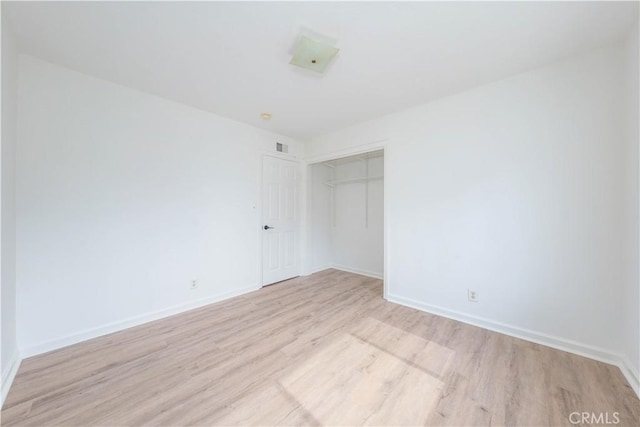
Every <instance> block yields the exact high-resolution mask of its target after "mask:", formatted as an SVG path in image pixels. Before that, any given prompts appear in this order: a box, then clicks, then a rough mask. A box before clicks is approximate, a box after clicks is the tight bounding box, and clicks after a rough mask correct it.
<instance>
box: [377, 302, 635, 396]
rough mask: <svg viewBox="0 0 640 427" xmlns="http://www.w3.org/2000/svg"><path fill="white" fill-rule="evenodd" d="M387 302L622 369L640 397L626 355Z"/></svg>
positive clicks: (456, 313)
mask: <svg viewBox="0 0 640 427" xmlns="http://www.w3.org/2000/svg"><path fill="white" fill-rule="evenodd" d="M387 300H388V301H390V302H393V303H396V304H400V305H404V306H406V307H410V308H415V309H416V310H420V311H424V312H427V313H431V314H435V315H438V316H442V317H447V318H449V319H453V320H457V321H459V322H463V323H467V324H470V325H473V326H478V327H480V328H483V329H488V330H490V331H494V332H498V333H501V334H504V335H509V336H512V337H515V338H520V339H523V340H526V341H531V342H534V343H537V344H541V345H544V346H547V347H552V348H555V349H558V350H562V351H566V352H568V353H573V354H577V355H579V356H584V357H588V358H590V359H595V360H598V361H601V362H604V363H608V364H611V365H614V366H617V367H618V368H620V371H621V372H622V374H623V375H624V377H625V378H626V379H627V381H629V384H630V385H631V387H632V388H633V390H634V391H635V393H636V394H637V395H638V397H640V381H639V378H640V377H639V375H638V372H637V371H636V369H635V368H634V367H633V365H632V364H631V363H629V361H628V360H627V358H625V357H624V356H623V355H621V354H618V353H614V352H611V351H609V350H606V349H604V348H600V347H595V346H591V345H587V344H583V343H579V342H576V341H572V340H567V339H564V338H560V337H555V336H552V335H547V334H544V333H540V332H536V331H532V330H529V329H524V328H519V327H516V326H511V325H507V324H505V323H501V322H496V321H493V320H490V319H485V318H482V317H478V316H473V315H470V314H466V313H461V312H459V311H454V310H449V309H447V308H443V307H438V306H434V305H431V304H425V303H423V302H421V301H416V300H413V299H410V298H404V297H400V296H397V295H388V296H387Z"/></svg>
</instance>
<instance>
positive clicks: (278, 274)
mask: <svg viewBox="0 0 640 427" xmlns="http://www.w3.org/2000/svg"><path fill="white" fill-rule="evenodd" d="M298 177H299V168H298V164H297V163H296V162H293V161H290V160H284V159H279V158H276V157H270V156H264V157H263V164H262V285H263V286H264V285H269V284H271V283H275V282H279V281H281V280H285V279H290V278H292V277H295V276H298V274H299V273H298V232H299V231H298V224H299V218H298V216H299V214H298Z"/></svg>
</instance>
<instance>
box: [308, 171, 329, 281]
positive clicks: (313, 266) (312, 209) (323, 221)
mask: <svg viewBox="0 0 640 427" xmlns="http://www.w3.org/2000/svg"><path fill="white" fill-rule="evenodd" d="M307 176H308V195H309V196H308V208H307V212H308V221H307V233H308V236H309V237H308V241H307V242H308V246H307V254H308V258H309V262H308V264H309V268H308V269H307V270H308V271H307V273H312V272H316V271H319V270H324V269H326V268H328V267H330V266H331V265H333V250H332V244H331V235H332V229H333V220H332V216H333V214H332V208H331V204H332V197H331V191H330V188H329V187H328V186H327V185H325V182H327V181H328V180H330V179H331V169H330V168H328V167H327V166H324V165H322V164H320V163H317V164H313V165H310V166H309V174H308V175H307Z"/></svg>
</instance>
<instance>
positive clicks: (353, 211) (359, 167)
mask: <svg viewBox="0 0 640 427" xmlns="http://www.w3.org/2000/svg"><path fill="white" fill-rule="evenodd" d="M367 161H368V162H369V176H378V175H383V174H384V159H383V158H382V157H376V158H372V159H368V160H367ZM365 175H367V171H366V167H365V164H364V162H350V163H345V164H338V165H336V168H335V178H336V179H338V180H340V179H350V178H358V177H362V176H365ZM383 184H384V183H383V181H382V180H375V181H369V182H368V183H364V182H354V183H348V184H341V185H337V186H336V187H335V191H336V197H335V203H336V215H335V226H334V227H333V228H332V234H331V237H332V239H331V244H332V253H333V265H334V266H335V267H336V268H343V269H345V270H351V271H355V272H362V273H364V274H367V275H370V276H374V277H382V273H383V253H384V242H383V237H384V233H383V211H384V205H383V187H384V185H383ZM367 196H368V202H365V200H366V197H367ZM367 215H368V224H367V221H365V219H366V218H367Z"/></svg>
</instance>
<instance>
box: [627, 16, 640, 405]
mask: <svg viewBox="0 0 640 427" xmlns="http://www.w3.org/2000/svg"><path fill="white" fill-rule="evenodd" d="M639 49H640V47H639V43H638V25H637V24H636V26H635V28H634V30H633V31H632V32H631V34H630V35H629V38H628V40H627V43H626V46H625V54H626V57H625V60H626V63H625V66H626V84H627V88H626V91H625V92H626V94H627V116H626V117H627V132H628V133H627V150H628V151H627V153H626V159H627V167H626V171H627V176H626V177H627V191H626V194H627V199H626V200H627V205H626V209H625V212H626V214H627V216H626V224H627V230H628V231H627V233H626V235H627V236H628V240H627V260H628V262H627V281H626V292H625V298H624V302H625V310H624V313H625V315H626V316H625V323H624V328H623V331H624V342H625V343H626V345H625V347H624V348H623V353H624V355H625V356H626V358H627V360H628V363H629V364H630V365H631V368H632V369H634V370H635V376H636V378H640V277H639V272H640V265H639V264H638V263H639V260H638V257H639V252H638V245H639V241H638V240H639V239H638V237H639V236H638V234H639V227H638V217H639V215H640V211H639V208H638V203H640V199H639V197H638V185H639V184H638V179H639V175H638V162H639V160H638V156H639V155H640V153H639V150H638V148H639V145H640V142H639V139H640V138H639V137H638V133H639V132H638V127H640V123H639V122H638V116H640V111H639V108H638V103H639V100H638V97H639V95H638V94H639V92H640V85H639V84H638V79H639V76H640V69H639V66H638V61H639V59H638V50H639ZM635 386H636V392H637V393H638V394H640V384H636V385H635Z"/></svg>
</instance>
